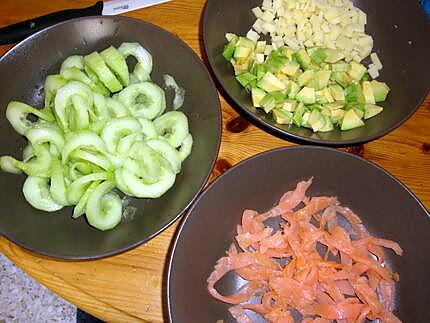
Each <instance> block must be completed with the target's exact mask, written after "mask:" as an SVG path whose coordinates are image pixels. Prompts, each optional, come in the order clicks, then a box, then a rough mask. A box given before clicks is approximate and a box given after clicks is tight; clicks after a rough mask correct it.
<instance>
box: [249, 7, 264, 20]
mask: <svg viewBox="0 0 430 323" xmlns="http://www.w3.org/2000/svg"><path fill="white" fill-rule="evenodd" d="M251 11H252V13H253V14H254V16H255V17H256V18H260V17H261V16H262V15H263V10H261V8H260V7H255V8H252V10H251Z"/></svg>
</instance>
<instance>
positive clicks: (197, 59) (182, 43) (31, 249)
mask: <svg viewBox="0 0 430 323" xmlns="http://www.w3.org/2000/svg"><path fill="white" fill-rule="evenodd" d="M96 19H99V20H113V21H115V20H126V21H127V20H129V21H132V22H135V23H138V24H142V25H145V27H146V28H149V29H155V30H157V31H158V32H161V33H164V34H166V35H167V36H169V37H172V38H173V39H175V40H176V41H177V43H178V44H179V45H180V46H181V47H183V48H184V49H185V50H186V51H188V52H189V55H190V56H191V57H192V58H193V60H194V61H195V62H196V63H197V64H198V65H199V66H200V67H201V68H202V70H203V71H204V73H205V75H206V77H207V80H208V84H209V87H210V88H211V90H212V92H213V94H214V97H215V98H216V100H215V101H216V104H215V106H216V107H215V109H216V111H217V113H216V114H217V116H218V123H217V130H218V131H217V133H218V134H217V145H216V149H215V154H214V156H213V158H212V162H211V164H210V167H209V171H208V173H207V174H206V176H205V177H204V178H203V181H202V184H201V185H200V187H199V189H198V190H197V191H196V193H195V194H194V196H193V198H191V200H189V201H188V203H186V205H185V206H184V207H183V208H182V210H181V211H180V212H179V213H178V214H176V215H175V216H174V217H173V218H172V219H170V220H169V221H168V222H167V223H166V224H165V225H163V226H162V227H161V228H160V229H159V230H157V231H155V232H153V233H152V234H150V235H149V236H148V237H146V238H145V239H141V240H139V241H137V242H135V243H133V244H131V245H128V246H126V247H123V248H120V249H116V250H112V251H108V252H104V253H100V254H94V255H79V256H75V255H64V254H57V253H53V252H45V251H40V250H37V249H36V248H34V247H31V246H29V245H27V244H26V243H22V242H19V241H16V240H15V239H14V238H13V237H11V236H10V235H8V234H7V233H6V232H2V231H0V236H3V237H5V238H6V239H7V240H8V241H10V242H12V243H14V244H15V245H17V246H19V247H21V248H23V249H25V250H27V251H29V252H31V253H34V254H36V255H42V256H45V257H48V258H51V259H57V260H65V261H84V260H96V259H102V258H106V257H110V256H114V255H118V254H121V253H124V252H126V251H129V250H131V249H134V248H136V247H138V246H140V245H142V244H144V243H145V242H148V241H149V240H151V239H153V238H154V237H156V236H157V235H159V234H160V233H162V232H163V231H165V230H166V229H168V228H169V227H170V226H171V225H172V224H173V223H174V222H176V220H178V219H179V218H180V217H181V216H182V215H184V214H185V213H186V212H187V210H188V209H189V208H190V207H191V206H192V205H193V203H194V202H195V201H196V199H197V198H198V197H199V196H200V194H201V192H202V191H203V190H204V188H205V185H206V184H207V182H208V180H209V178H210V176H211V174H212V171H213V169H214V166H215V163H216V161H217V158H218V155H219V150H220V147H221V139H222V110H221V102H220V98H219V95H218V90H217V88H216V86H215V83H214V80H213V78H212V76H211V74H210V73H209V71H208V68H207V66H206V65H205V64H204V63H203V61H202V60H201V59H200V57H199V56H198V55H197V53H196V52H195V51H194V50H193V49H192V48H191V47H190V46H189V45H188V44H187V43H186V42H185V41H183V40H182V39H180V38H179V37H178V36H177V35H175V34H173V33H171V32H169V31H168V30H166V29H164V28H162V27H160V26H157V25H155V24H152V23H150V22H147V21H145V20H141V19H137V18H132V17H127V16H102V15H92V16H85V17H78V18H74V19H69V20H66V21H62V22H59V23H57V24H55V25H52V26H49V27H47V28H45V29H42V30H39V31H38V32H36V33H34V34H32V35H31V36H29V37H27V38H25V39H24V40H22V41H20V42H18V43H16V44H15V45H14V46H12V48H10V49H9V50H7V51H6V52H5V53H4V54H3V55H2V56H1V57H0V65H1V64H5V63H4V60H6V59H8V57H9V56H11V55H13V54H14V51H15V50H16V49H17V48H20V47H21V46H23V44H26V43H29V42H31V41H33V39H34V38H37V37H40V35H43V34H44V33H46V32H48V31H50V30H51V29H54V28H56V27H58V26H61V25H64V24H70V23H74V22H77V21H85V20H96ZM107 233H109V232H107Z"/></svg>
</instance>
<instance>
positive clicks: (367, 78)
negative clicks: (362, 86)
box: [361, 72, 370, 81]
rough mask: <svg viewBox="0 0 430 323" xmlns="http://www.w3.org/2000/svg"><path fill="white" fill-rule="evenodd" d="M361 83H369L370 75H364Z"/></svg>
mask: <svg viewBox="0 0 430 323" xmlns="http://www.w3.org/2000/svg"><path fill="white" fill-rule="evenodd" d="M361 80H362V81H370V75H369V73H368V72H366V73H364V75H363V77H362V78H361Z"/></svg>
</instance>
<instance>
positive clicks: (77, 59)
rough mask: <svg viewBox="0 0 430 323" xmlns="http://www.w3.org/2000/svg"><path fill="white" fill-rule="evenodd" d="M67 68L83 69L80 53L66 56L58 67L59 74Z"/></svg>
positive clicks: (82, 59) (82, 58)
mask: <svg viewBox="0 0 430 323" xmlns="http://www.w3.org/2000/svg"><path fill="white" fill-rule="evenodd" d="M68 68H76V69H78V70H83V69H84V57H83V56H81V55H72V56H69V57H67V58H66V59H65V60H64V62H63V63H62V64H61V67H60V74H61V73H63V71H64V70H66V69H68Z"/></svg>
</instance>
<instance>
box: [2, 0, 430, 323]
mask: <svg viewBox="0 0 430 323" xmlns="http://www.w3.org/2000/svg"><path fill="white" fill-rule="evenodd" d="M93 2H94V0H74V1H70V0H56V1H47V0H45V1H42V0H40V1H32V0H19V1H17V0H2V1H1V6H0V26H3V25H7V24H11V23H15V22H18V21H20V20H23V19H28V18H29V17H32V16H39V15H42V14H46V13H48V12H52V11H56V10H59V9H62V8H64V9H66V8H69V7H80V6H87V5H90V4H92V3H93ZM204 2H205V1H203V0H174V1H172V2H170V3H166V4H162V5H158V6H156V7H151V8H146V9H142V10H139V11H134V12H130V13H128V14H127V15H129V16H131V17H135V18H139V19H142V20H145V21H149V22H151V23H154V24H156V25H159V26H161V27H163V28H165V29H167V30H168V31H170V32H172V33H174V34H176V35H178V36H179V37H180V38H181V39H182V40H184V41H185V42H186V43H187V44H188V45H189V46H191V47H192V48H193V49H194V50H195V51H196V52H197V53H198V54H199V55H200V56H201V53H202V48H201V44H202V42H201V33H200V31H199V25H200V22H201V13H202V10H203V7H204ZM8 48H10V46H3V47H0V54H3V53H4V52H5V51H6V50H7V49H8ZM221 102H222V110H223V125H224V126H223V139H222V145H221V150H220V154H219V159H218V162H217V164H216V168H215V170H214V174H213V175H214V176H213V177H212V179H213V178H214V177H215V176H217V175H219V174H220V173H221V172H223V171H224V170H225V169H227V168H228V167H229V166H230V165H234V164H236V163H238V162H239V161H241V160H243V159H245V158H247V157H250V156H252V155H255V154H257V153H259V152H262V151H265V150H269V149H272V148H276V147H282V146H289V145H291V144H290V143H288V142H286V141H282V140H280V139H277V138H275V137H273V136H271V135H269V134H266V133H265V132H263V131H262V130H260V129H258V128H257V127H255V126H253V125H249V124H248V123H247V122H246V121H244V120H243V119H241V118H240V117H239V116H238V114H237V112H235V110H233V109H232V108H231V107H230V106H229V105H228V104H227V103H226V101H225V100H224V99H223V98H222V97H221ZM228 125H230V126H231V125H234V126H235V127H229V126H228ZM238 125H239V127H238ZM238 128H244V129H238ZM228 129H230V130H231V129H233V130H243V131H240V132H232V131H230V130H228ZM251 142H252V145H250V144H249V143H251ZM351 150H352V151H353V152H355V153H358V154H360V155H362V156H364V157H365V158H367V159H369V160H371V161H373V162H375V163H377V164H378V165H380V166H382V167H383V168H385V169H386V170H388V171H389V172H390V173H392V174H393V175H394V176H396V177H397V178H399V179H400V180H401V181H402V182H403V183H405V184H406V185H407V186H408V187H409V188H410V189H411V190H412V191H413V192H414V193H415V194H416V195H417V196H418V197H419V198H420V199H421V201H423V203H424V204H425V205H426V207H427V208H430V183H429V180H430V175H429V174H430V95H429V96H427V99H426V100H425V102H424V103H423V105H422V106H421V107H420V109H419V110H418V112H417V113H416V114H415V115H414V116H413V117H412V118H411V119H410V120H409V121H408V122H406V123H405V124H404V125H403V126H401V127H400V128H399V129H397V130H396V131H394V132H392V133H391V134H389V135H387V136H385V137H384V138H381V139H379V140H376V141H374V142H372V143H369V144H366V145H364V146H360V147H358V148H357V147H356V148H354V149H351ZM176 227H177V223H176V224H175V225H173V226H171V227H170V228H169V229H168V230H166V231H164V232H163V233H162V234H160V235H159V236H157V237H156V238H154V239H152V240H151V241H149V242H148V243H146V244H144V245H142V246H140V247H138V248H135V249H134V250H131V251H129V252H127V253H124V254H121V255H118V256H115V257H110V258H107V259H102V260H96V261H83V262H65V261H59V260H53V259H48V258H46V257H41V256H38V255H35V254H32V253H30V252H28V251H25V250H23V249H21V248H20V247H18V246H16V245H14V244H13V243H11V242H9V241H7V240H6V239H4V238H2V237H0V252H2V253H3V254H5V255H6V256H7V257H8V258H10V259H11V260H12V261H13V262H15V263H16V264H17V265H18V266H20V267H21V268H22V269H24V270H25V271H26V272H27V273H28V274H30V275H31V276H33V277H34V278H36V279H37V280H38V281H39V282H41V283H42V284H44V285H45V286H47V287H48V288H50V289H51V290H53V291H54V292H56V293H57V294H59V295H61V296H62V297H64V298H65V299H67V300H68V301H70V302H72V303H74V304H76V305H77V306H78V307H80V308H82V309H83V310H85V311H87V312H89V313H91V314H93V315H94V316H96V317H99V318H100V319H103V320H105V321H115V322H133V321H150V322H162V321H166V316H165V313H166V312H165V310H164V307H165V303H164V299H163V296H164V294H165V290H164V289H165V280H164V279H163V278H164V275H165V269H166V262H167V253H168V249H169V245H170V242H171V240H172V236H173V234H174V232H175V229H176Z"/></svg>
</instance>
